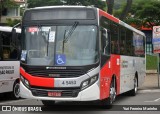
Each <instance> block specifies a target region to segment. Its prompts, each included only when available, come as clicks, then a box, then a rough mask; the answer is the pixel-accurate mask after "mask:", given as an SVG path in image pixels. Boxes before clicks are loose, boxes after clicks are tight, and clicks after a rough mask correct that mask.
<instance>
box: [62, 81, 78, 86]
mask: <svg viewBox="0 0 160 114" xmlns="http://www.w3.org/2000/svg"><path fill="white" fill-rule="evenodd" d="M62 85H76V81H75V80H71V81H62Z"/></svg>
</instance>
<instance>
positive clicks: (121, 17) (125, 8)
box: [119, 0, 132, 20]
mask: <svg viewBox="0 0 160 114" xmlns="http://www.w3.org/2000/svg"><path fill="white" fill-rule="evenodd" d="M131 6H132V0H127V4H126V6H125V7H124V9H123V11H122V13H121V15H120V17H119V19H120V20H124V19H125V18H126V16H127V14H128V12H129V11H130V9H131Z"/></svg>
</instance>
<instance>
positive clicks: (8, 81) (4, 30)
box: [0, 26, 21, 99]
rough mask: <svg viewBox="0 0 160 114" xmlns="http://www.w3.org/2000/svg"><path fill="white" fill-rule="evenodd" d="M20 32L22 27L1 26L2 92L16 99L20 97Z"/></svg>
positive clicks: (0, 82) (0, 70) (0, 83)
mask: <svg viewBox="0 0 160 114" xmlns="http://www.w3.org/2000/svg"><path fill="white" fill-rule="evenodd" d="M13 31H14V32H13ZM20 34H21V29H20V28H14V27H9V26H0V93H1V94H4V93H8V95H10V96H11V97H12V98H14V99H19V98H20V96H19V77H20V72H19V69H20V61H19V57H18V50H19V48H20V41H19V40H20ZM19 55H20V53H19Z"/></svg>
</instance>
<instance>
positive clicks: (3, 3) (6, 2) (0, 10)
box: [0, 0, 18, 22]
mask: <svg viewBox="0 0 160 114" xmlns="http://www.w3.org/2000/svg"><path fill="white" fill-rule="evenodd" d="M17 6H18V5H17V4H16V3H15V2H14V1H13V0H0V22H1V17H2V15H6V13H7V9H8V8H13V7H17Z"/></svg>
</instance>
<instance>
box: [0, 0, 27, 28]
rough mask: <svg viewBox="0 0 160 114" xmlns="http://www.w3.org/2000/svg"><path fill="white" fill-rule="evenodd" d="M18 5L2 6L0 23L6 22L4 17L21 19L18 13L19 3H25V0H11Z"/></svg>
mask: <svg viewBox="0 0 160 114" xmlns="http://www.w3.org/2000/svg"><path fill="white" fill-rule="evenodd" d="M0 1H1V0H0ZM2 1H3V0H2ZM13 1H14V2H15V3H16V4H17V5H18V7H17V6H16V7H12V8H4V9H3V11H2V13H1V14H2V15H1V21H0V24H2V25H3V24H4V23H6V19H7V18H10V19H18V20H19V19H21V15H20V5H22V4H24V3H25V0H13Z"/></svg>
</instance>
